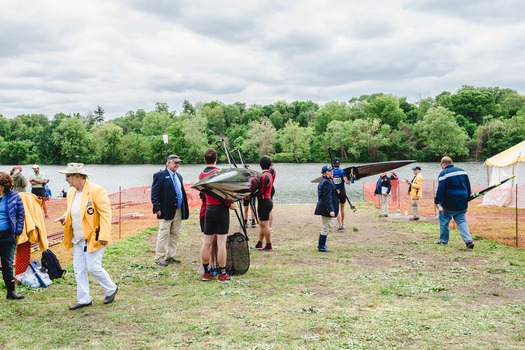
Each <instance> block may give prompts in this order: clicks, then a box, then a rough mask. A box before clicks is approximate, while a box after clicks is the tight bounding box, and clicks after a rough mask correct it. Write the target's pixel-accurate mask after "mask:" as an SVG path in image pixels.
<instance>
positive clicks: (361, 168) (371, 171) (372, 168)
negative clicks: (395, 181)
mask: <svg viewBox="0 0 525 350" xmlns="http://www.w3.org/2000/svg"><path fill="white" fill-rule="evenodd" d="M414 162H415V160H392V161H389V162H379V163H370V164H365V165H357V166H350V167H348V168H345V169H344V171H345V174H346V178H347V179H348V180H349V181H354V180H359V179H362V178H363V177H367V176H372V175H377V174H381V173H385V172H387V171H390V170H394V169H397V168H401V167H404V166H405V165H408V164H412V163H414ZM321 178H322V176H320V177H318V178H316V179H313V180H312V181H311V182H314V183H317V182H319V181H321Z"/></svg>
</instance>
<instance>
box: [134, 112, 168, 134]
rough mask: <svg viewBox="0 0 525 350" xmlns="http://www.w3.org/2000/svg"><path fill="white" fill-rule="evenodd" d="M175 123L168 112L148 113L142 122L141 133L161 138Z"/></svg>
mask: <svg viewBox="0 0 525 350" xmlns="http://www.w3.org/2000/svg"><path fill="white" fill-rule="evenodd" d="M172 122H173V119H172V117H171V115H170V114H169V113H167V112H166V111H164V110H163V111H155V112H148V113H146V116H145V117H144V119H143V120H142V128H141V129H140V131H141V132H142V134H143V135H144V136H159V135H162V134H163V133H164V132H165V131H166V128H167V127H168V126H170V124H171V123H172Z"/></svg>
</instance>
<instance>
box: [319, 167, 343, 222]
mask: <svg viewBox="0 0 525 350" xmlns="http://www.w3.org/2000/svg"><path fill="white" fill-rule="evenodd" d="M317 196H318V198H319V199H318V201H317V206H316V207H315V212H314V214H315V215H322V216H328V217H330V212H331V211H333V212H334V213H335V215H334V217H336V216H337V214H339V205H338V204H339V197H338V196H337V190H336V188H335V185H334V182H333V181H332V180H330V179H327V178H326V177H324V176H323V178H322V179H321V182H319V185H317Z"/></svg>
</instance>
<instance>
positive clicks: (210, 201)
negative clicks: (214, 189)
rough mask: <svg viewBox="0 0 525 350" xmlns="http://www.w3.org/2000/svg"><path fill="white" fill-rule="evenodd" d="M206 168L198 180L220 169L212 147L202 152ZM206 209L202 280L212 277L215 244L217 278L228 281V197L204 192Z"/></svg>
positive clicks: (202, 251) (201, 251)
mask: <svg viewBox="0 0 525 350" xmlns="http://www.w3.org/2000/svg"><path fill="white" fill-rule="evenodd" d="M204 160H205V161H206V168H204V170H203V171H202V172H201V173H200V174H199V180H202V179H204V178H206V177H208V176H212V175H213V174H216V173H217V172H218V171H219V170H220V169H219V168H217V166H216V164H217V152H216V151H215V150H214V149H213V148H208V149H207V150H206V151H205V152H204ZM205 196H206V210H205V213H204V232H203V233H204V237H203V240H202V245H201V250H200V259H201V264H202V266H203V268H204V272H203V273H202V275H201V279H202V281H208V280H210V279H212V278H213V273H212V267H210V264H214V263H215V262H214V260H215V256H214V252H212V251H214V250H215V245H216V246H217V263H218V264H219V275H218V276H217V280H219V281H221V282H222V281H229V280H230V276H229V275H228V274H227V273H226V239H227V234H228V230H229V229H230V212H229V209H230V206H231V202H230V201H229V199H228V198H225V199H224V200H221V199H219V198H216V197H214V196H212V195H209V194H206V195H205Z"/></svg>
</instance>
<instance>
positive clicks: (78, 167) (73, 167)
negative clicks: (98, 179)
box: [59, 163, 89, 176]
mask: <svg viewBox="0 0 525 350" xmlns="http://www.w3.org/2000/svg"><path fill="white" fill-rule="evenodd" d="M59 173H61V174H81V175H86V176H89V174H88V173H86V170H85V169H84V164H83V163H68V164H67V168H66V169H65V170H62V171H59Z"/></svg>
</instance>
